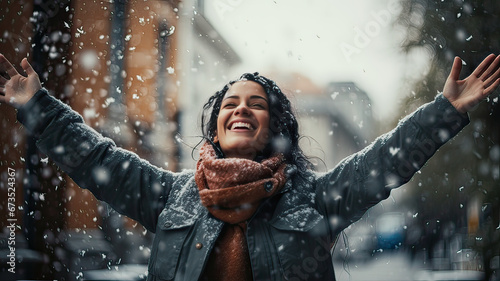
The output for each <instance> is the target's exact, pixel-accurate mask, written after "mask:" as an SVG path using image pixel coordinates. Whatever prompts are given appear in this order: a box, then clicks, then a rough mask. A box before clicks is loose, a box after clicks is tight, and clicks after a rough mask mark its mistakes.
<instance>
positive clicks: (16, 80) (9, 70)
mask: <svg viewBox="0 0 500 281" xmlns="http://www.w3.org/2000/svg"><path fill="white" fill-rule="evenodd" d="M21 67H22V68H23V69H24V71H25V72H26V74H27V75H28V76H27V77H26V76H23V75H21V74H20V73H19V72H17V70H16V69H15V68H14V66H12V64H11V63H10V62H9V61H8V60H7V59H6V58H5V57H4V55H2V54H0V74H1V75H0V102H1V103H6V104H9V105H10V106H12V107H15V108H20V107H21V106H22V105H24V104H26V103H27V102H28V101H29V100H30V99H31V98H32V97H33V95H34V94H35V93H36V92H37V91H38V90H40V89H41V88H42V84H41V83H40V79H39V78H38V74H37V73H36V72H35V70H34V69H33V67H31V65H30V64H29V63H28V60H27V59H26V58H24V59H23V60H22V61H21Z"/></svg>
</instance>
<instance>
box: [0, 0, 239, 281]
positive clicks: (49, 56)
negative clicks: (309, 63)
mask: <svg viewBox="0 0 500 281" xmlns="http://www.w3.org/2000/svg"><path fill="white" fill-rule="evenodd" d="M4 4H5V3H2V10H3V12H2V14H1V17H0V24H1V29H2V31H3V34H2V36H3V37H2V39H1V41H0V46H1V49H2V53H3V54H4V55H5V56H6V57H7V58H9V59H10V60H11V62H12V63H15V64H18V63H19V62H20V61H21V59H22V58H23V57H25V56H26V55H28V56H29V60H30V62H32V64H33V65H34V67H35V69H36V70H37V72H38V73H39V74H40V77H41V79H42V81H45V83H44V86H45V87H46V88H47V89H49V91H50V93H51V94H52V95H54V96H56V97H57V98H59V99H61V100H62V101H63V102H65V103H68V104H69V105H70V106H71V107H72V108H73V109H75V110H76V111H78V112H79V113H80V114H81V115H82V116H83V118H84V120H85V122H86V123H87V124H88V125H90V126H92V127H93V128H94V129H96V130H97V131H99V132H101V133H102V134H103V135H105V136H108V137H110V138H112V139H113V140H114V141H115V142H116V143H117V145H118V146H121V147H123V148H125V149H128V150H131V151H134V152H136V153H137V154H139V156H141V157H142V158H144V159H147V160H149V161H150V162H152V163H153V164H155V165H158V166H160V167H162V168H165V169H169V170H174V171H176V170H179V169H180V168H179V163H180V161H179V157H184V156H187V157H190V151H189V153H182V152H181V151H182V149H183V148H185V147H186V146H185V145H183V144H182V143H181V142H176V141H175V140H176V138H175V136H176V135H178V134H182V135H193V136H198V137H199V132H196V133H195V132H194V131H191V128H195V127H197V124H196V123H193V124H194V125H192V123H191V122H192V121H195V120H197V119H198V113H199V111H200V108H201V105H202V102H203V100H205V99H206V98H208V96H209V95H211V94H212V93H213V90H214V89H215V87H219V86H220V85H223V84H222V83H220V81H221V80H225V77H224V75H223V73H227V71H228V69H229V68H230V67H231V66H232V65H235V64H237V63H238V62H239V58H238V56H237V55H236V53H235V52H234V51H233V50H232V49H231V47H230V46H229V45H228V44H227V42H226V41H225V40H224V39H223V38H222V37H221V36H220V35H219V34H218V32H217V30H215V29H214V28H213V26H212V25H211V24H210V23H209V22H208V21H207V20H206V19H205V18H204V16H203V14H202V13H198V12H197V8H199V7H200V5H199V4H197V3H195V2H193V3H190V1H182V2H180V1H175V0H174V1H160V0H150V1H147V2H145V1H125V0H116V1H111V2H95V1H90V0H88V1H87V0H82V1H69V0H68V1H58V2H50V3H48V2H47V3H46V2H36V3H35V4H33V3H31V2H30V3H22V1H21V2H15V3H13V2H9V3H7V4H5V6H4ZM193 81H196V82H195V83H193ZM207 85H214V86H213V88H211V89H210V87H212V86H207ZM215 85H216V86H215ZM1 107H2V110H1V113H0V114H1V115H2V124H1V125H2V131H4V132H10V134H8V135H7V134H2V136H1V138H2V139H1V141H2V149H3V150H2V158H1V171H0V172H1V175H2V186H0V187H1V188H0V193H1V194H2V198H6V195H7V186H6V185H4V183H7V179H6V177H7V168H9V167H10V168H14V169H15V170H16V180H17V186H16V197H15V199H16V206H17V208H16V211H17V212H16V215H17V218H18V221H17V224H18V228H17V231H16V232H17V233H16V240H17V241H16V245H17V246H18V247H19V248H18V249H17V252H16V253H17V254H18V256H17V261H18V262H19V261H22V262H21V263H19V264H18V266H17V273H16V276H15V277H14V278H15V279H31V278H33V279H40V278H43V279H51V280H52V279H58V280H64V279H75V278H82V276H83V274H84V273H85V272H86V271H88V270H92V269H109V268H111V267H113V266H120V265H123V264H129V263H136V264H145V263H146V262H147V259H148V258H149V246H150V244H151V239H152V235H151V234H150V233H148V232H147V231H145V229H144V228H143V227H142V226H141V225H138V224H137V223H136V222H134V221H131V220H129V219H126V218H124V217H122V216H120V215H118V214H116V213H114V212H112V211H109V209H108V207H107V206H106V204H103V203H101V202H98V201H97V200H95V198H94V197H93V195H92V194H91V193H90V192H88V191H86V190H82V189H80V188H79V187H77V185H76V184H75V183H74V182H73V181H72V180H71V179H70V178H69V177H67V176H66V175H65V174H64V173H63V172H62V171H60V170H59V169H58V168H57V167H56V166H55V165H53V163H51V161H50V159H47V158H46V156H44V155H40V154H39V153H38V152H37V151H36V147H35V144H34V142H33V140H32V138H30V137H29V136H28V137H27V138H25V136H24V133H25V132H24V131H23V129H22V127H21V126H20V125H19V124H16V123H15V119H16V117H15V111H14V110H13V109H11V108H9V107H7V106H5V105H1ZM193 112H194V113H193ZM197 141H198V140H196V142H197ZM23 179H24V180H23ZM7 214H8V206H7V201H5V202H0V215H1V216H2V217H7ZM0 224H1V225H2V239H0V251H2V253H3V250H4V248H5V250H7V237H8V235H9V232H8V229H7V228H6V225H5V224H6V221H4V220H2V221H1V222H0ZM5 257H6V255H3V254H2V258H0V259H1V261H2V266H1V267H0V269H1V271H0V279H2V280H9V279H8V278H12V277H13V275H12V274H11V273H10V272H7V271H6V270H7V267H6V265H5V264H6V263H5V262H4V259H5ZM135 271H137V270H135ZM4 277H5V278H4Z"/></svg>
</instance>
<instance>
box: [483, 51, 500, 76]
mask: <svg viewBox="0 0 500 281" xmlns="http://www.w3.org/2000/svg"><path fill="white" fill-rule="evenodd" d="M499 65H500V56H497V57H496V58H495V60H494V61H493V62H492V63H491V64H490V66H489V67H488V68H487V69H486V70H485V71H484V72H483V73H482V74H481V79H482V80H483V81H486V80H488V78H489V77H491V76H493V75H495V73H496V71H497V70H498V66H499ZM493 80H495V79H493Z"/></svg>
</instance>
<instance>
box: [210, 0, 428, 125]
mask: <svg viewBox="0 0 500 281" xmlns="http://www.w3.org/2000/svg"><path fill="white" fill-rule="evenodd" d="M399 11H400V5H399V0H351V1H340V0H312V1H303V0H275V1H271V0H252V1H244V0H207V1H206V2H205V13H206V16H207V18H209V20H210V21H211V22H212V23H213V24H214V26H215V27H216V28H217V29H218V30H219V32H220V33H221V34H222V35H223V36H224V38H225V39H226V40H227V41H228V42H229V44H230V45H231V46H232V47H233V48H235V50H236V51H237V52H238V53H239V54H240V56H241V57H242V59H243V63H242V66H241V68H242V71H256V70H257V71H260V72H265V70H266V69H268V68H275V69H278V70H282V71H284V72H287V71H298V72H301V73H303V74H304V75H306V76H308V77H309V78H311V79H312V80H313V81H314V82H316V83H318V84H319V85H325V84H326V83H328V82H332V81H353V82H355V83H356V84H357V85H358V86H359V87H360V88H361V89H363V90H365V91H366V92H367V93H368V94H369V96H370V97H371V98H372V100H373V108H374V115H375V117H376V118H378V119H384V118H388V117H391V115H392V114H394V113H395V110H396V106H397V103H398V102H400V101H401V99H402V98H403V97H404V96H405V95H408V94H410V93H408V91H406V92H405V91H401V89H402V84H403V81H404V80H405V77H406V78H407V77H418V76H419V75H422V73H423V71H424V69H425V61H426V59H424V57H423V56H411V57H410V58H407V57H406V56H405V55H403V54H402V53H401V51H400V45H401V40H402V38H403V36H404V33H403V31H401V30H400V29H399V30H398V29H397V28H395V27H394V26H393V25H392V22H393V21H394V20H395V18H396V17H397V15H398V14H399Z"/></svg>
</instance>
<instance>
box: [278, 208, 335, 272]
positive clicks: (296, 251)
mask: <svg viewBox="0 0 500 281" xmlns="http://www.w3.org/2000/svg"><path fill="white" fill-rule="evenodd" d="M323 220H324V217H323V216H322V215H321V214H319V212H318V211H317V210H316V209H314V208H308V207H305V208H304V206H299V207H296V208H293V209H292V210H290V211H288V212H286V214H281V215H279V216H277V217H275V218H273V219H272V220H271V221H270V224H271V226H272V227H271V233H272V237H273V242H274V244H275V248H276V252H277V253H278V257H279V261H280V264H281V268H282V274H283V276H284V278H285V280H325V279H324V278H326V277H329V276H330V275H331V274H333V266H332V261H331V255H330V249H331V243H330V240H329V238H328V237H329V235H328V234H327V233H328V232H326V226H325V222H324V221H323Z"/></svg>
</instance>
